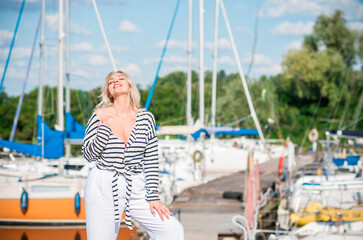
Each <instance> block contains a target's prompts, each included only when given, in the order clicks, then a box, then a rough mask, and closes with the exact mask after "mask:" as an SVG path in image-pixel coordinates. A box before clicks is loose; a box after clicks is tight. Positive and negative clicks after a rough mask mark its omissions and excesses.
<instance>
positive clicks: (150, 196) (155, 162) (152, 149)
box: [144, 113, 160, 201]
mask: <svg viewBox="0 0 363 240" xmlns="http://www.w3.org/2000/svg"><path fill="white" fill-rule="evenodd" d="M148 115H149V116H148V117H147V118H148V141H147V145H146V148H145V152H144V172H145V178H146V190H147V192H146V200H147V201H156V200H160V198H159V157H158V138H157V136H156V130H155V120H154V116H153V115H152V114H151V113H149V114H148Z"/></svg>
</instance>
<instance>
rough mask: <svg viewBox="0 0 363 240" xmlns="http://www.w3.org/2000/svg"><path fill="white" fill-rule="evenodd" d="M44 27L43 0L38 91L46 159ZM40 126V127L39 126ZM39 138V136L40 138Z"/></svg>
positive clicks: (39, 114)
mask: <svg viewBox="0 0 363 240" xmlns="http://www.w3.org/2000/svg"><path fill="white" fill-rule="evenodd" d="M44 25H45V0H42V14H41V25H40V26H41V27H40V29H41V30H40V54H39V55H40V56H39V57H40V60H39V64H40V66H39V67H40V68H39V89H38V118H39V119H40V120H41V121H42V125H41V126H42V130H41V133H42V136H41V140H42V144H41V146H42V158H43V157H44V126H43V79H44ZM38 126H39V125H38ZM38 131H39V130H38ZM38 137H39V136H38Z"/></svg>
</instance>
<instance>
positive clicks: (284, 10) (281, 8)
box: [262, 0, 363, 19]
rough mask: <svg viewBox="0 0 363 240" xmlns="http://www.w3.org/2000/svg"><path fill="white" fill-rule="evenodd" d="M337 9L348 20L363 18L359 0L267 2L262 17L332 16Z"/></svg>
mask: <svg viewBox="0 0 363 240" xmlns="http://www.w3.org/2000/svg"><path fill="white" fill-rule="evenodd" d="M336 9H340V10H342V11H343V12H344V13H345V17H346V18H347V19H361V18H362V16H363V4H362V3H361V2H360V1H359V0H267V1H266V2H265V3H264V4H263V7H262V16H265V17H281V16H283V15H286V14H290V15H296V14H297V15H312V16H317V15H319V14H325V15H331V14H332V13H334V11H335V10H336Z"/></svg>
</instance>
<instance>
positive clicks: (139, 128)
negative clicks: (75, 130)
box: [82, 109, 160, 230]
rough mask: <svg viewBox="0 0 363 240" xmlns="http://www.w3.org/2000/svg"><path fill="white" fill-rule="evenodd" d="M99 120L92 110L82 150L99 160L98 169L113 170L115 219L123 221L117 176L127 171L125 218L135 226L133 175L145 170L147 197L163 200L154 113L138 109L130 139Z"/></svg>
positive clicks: (93, 159)
mask: <svg viewBox="0 0 363 240" xmlns="http://www.w3.org/2000/svg"><path fill="white" fill-rule="evenodd" d="M99 122H100V119H99V118H98V116H97V114H96V113H93V114H92V116H91V118H90V119H89V121H88V123H87V128H86V133H85V137H84V140H83V145H82V153H83V156H84V157H85V158H86V159H87V160H88V161H96V166H97V167H98V168H99V169H102V170H112V171H114V175H113V179H112V183H110V184H112V191H113V201H114V207H115V221H116V222H118V221H120V213H119V208H118V186H117V179H118V176H119V175H120V174H124V176H125V178H126V183H127V186H126V209H125V213H126V218H125V221H126V226H127V227H129V228H130V230H132V224H131V219H130V209H129V199H130V195H131V189H132V178H131V175H133V174H138V173H141V172H144V173H145V178H146V196H145V198H146V200H147V201H155V200H160V198H159V195H158V185H159V161H158V139H157V136H156V131H155V120H154V116H153V115H152V113H151V112H149V111H147V110H145V109H139V110H138V113H137V115H136V122H135V125H134V127H133V129H132V131H131V134H130V137H129V140H128V142H127V143H124V142H123V141H121V140H120V139H119V138H117V137H116V136H115V135H114V134H113V133H112V132H111V128H109V127H108V126H106V125H104V124H100V125H99Z"/></svg>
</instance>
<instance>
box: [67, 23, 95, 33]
mask: <svg viewBox="0 0 363 240" xmlns="http://www.w3.org/2000/svg"><path fill="white" fill-rule="evenodd" d="M70 27H71V29H70V30H71V33H75V34H84V35H89V34H91V33H92V32H91V31H90V30H88V29H86V28H84V27H82V26H81V25H80V24H78V23H74V22H70Z"/></svg>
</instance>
